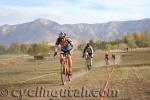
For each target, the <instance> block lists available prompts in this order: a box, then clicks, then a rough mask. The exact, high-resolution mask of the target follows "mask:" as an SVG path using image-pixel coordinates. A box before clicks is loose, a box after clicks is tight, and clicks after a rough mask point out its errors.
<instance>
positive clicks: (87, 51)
mask: <svg viewBox="0 0 150 100" xmlns="http://www.w3.org/2000/svg"><path fill="white" fill-rule="evenodd" d="M85 53H88V55H89V56H91V57H93V48H92V46H89V47H85V48H84V51H83V54H84V55H85Z"/></svg>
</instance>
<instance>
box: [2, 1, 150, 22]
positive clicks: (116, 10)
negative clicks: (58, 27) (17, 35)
mask: <svg viewBox="0 0 150 100" xmlns="http://www.w3.org/2000/svg"><path fill="white" fill-rule="evenodd" d="M148 4H150V1H148V0H77V1H74V2H73V3H72V2H68V0H52V1H50V0H49V1H48V0H47V6H31V7H26V6H14V5H13V6H6V5H3V6H0V24H4V23H8V24H15V23H22V22H27V21H32V20H35V19H37V18H48V19H51V20H54V21H57V22H59V23H61V24H64V23H101V22H108V21H114V20H134V19H142V18H146V17H150V14H149V12H150V7H149V6H148Z"/></svg>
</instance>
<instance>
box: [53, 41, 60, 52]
mask: <svg viewBox="0 0 150 100" xmlns="http://www.w3.org/2000/svg"><path fill="white" fill-rule="evenodd" d="M59 44H60V41H59V38H58V39H57V40H56V43H55V46H54V52H57V51H58V46H59Z"/></svg>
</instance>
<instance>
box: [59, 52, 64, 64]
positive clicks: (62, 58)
mask: <svg viewBox="0 0 150 100" xmlns="http://www.w3.org/2000/svg"><path fill="white" fill-rule="evenodd" d="M63 60H64V55H63V54H62V53H61V54H60V63H62V62H63Z"/></svg>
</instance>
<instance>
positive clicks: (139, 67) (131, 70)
mask: <svg viewBox="0 0 150 100" xmlns="http://www.w3.org/2000/svg"><path fill="white" fill-rule="evenodd" d="M115 53H116V55H117V61H118V64H117V65H110V66H106V65H105V62H104V52H102V51H96V53H95V55H94V59H93V68H92V70H91V71H90V72H86V71H85V61H84V59H83V58H82V57H81V56H82V54H81V52H79V51H76V52H74V54H72V57H73V80H72V81H71V82H70V83H68V84H66V85H65V86H62V85H61V81H60V64H59V56H58V57H56V58H53V57H52V56H51V57H49V58H47V59H45V60H42V61H39V60H33V58H32V57H31V56H25V55H17V56H16V55H2V56H0V70H1V72H0V89H1V88H5V89H7V90H9V95H8V96H7V97H2V96H1V97H0V100H19V99H20V98H19V97H13V96H12V95H11V93H10V91H11V90H13V89H34V88H36V87H39V86H42V87H44V88H45V89H50V90H58V91H59V90H60V89H70V88H71V89H72V88H73V89H79V90H81V89H82V88H83V87H85V88H86V89H88V90H89V91H90V90H93V89H95V90H100V89H103V87H104V84H105V82H106V80H107V79H108V76H109V75H110V72H111V71H112V69H113V73H112V75H111V80H110V81H109V85H108V86H109V87H108V88H109V89H112V90H117V91H119V92H118V96H117V97H105V99H106V100H150V50H148V49H146V50H145V49H144V50H134V51H129V52H115ZM0 93H1V90H0ZM91 95H92V94H91ZM51 99H52V98H51ZM53 99H54V100H55V99H56V100H79V99H82V100H100V96H95V97H94V96H93V95H92V96H87V97H81V96H76V97H75V96H73V97H69V96H66V97H59V98H58V97H53ZM21 100H50V97H47V96H46V97H29V96H23V97H21Z"/></svg>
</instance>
